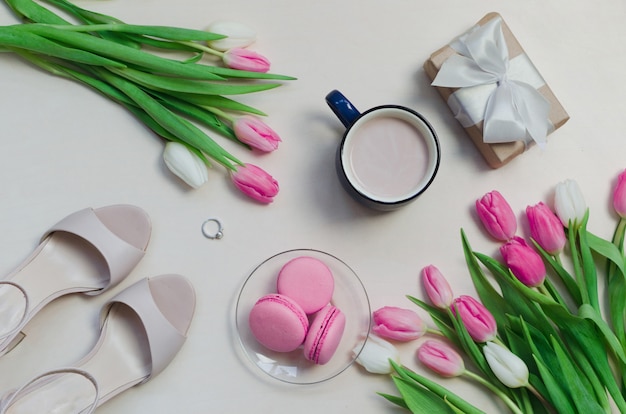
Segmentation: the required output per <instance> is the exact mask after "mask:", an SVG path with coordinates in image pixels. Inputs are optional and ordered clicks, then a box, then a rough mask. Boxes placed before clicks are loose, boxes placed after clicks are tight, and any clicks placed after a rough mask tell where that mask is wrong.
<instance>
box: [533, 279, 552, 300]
mask: <svg viewBox="0 0 626 414" xmlns="http://www.w3.org/2000/svg"><path fill="white" fill-rule="evenodd" d="M537 290H538V291H539V292H540V293H542V294H543V295H545V296H547V297H549V298H552V299H554V298H553V297H552V294H551V293H550V291H548V289H546V285H545V284H544V283H542V284H540V285H539V286H537Z"/></svg>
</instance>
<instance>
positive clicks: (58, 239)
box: [0, 205, 152, 356]
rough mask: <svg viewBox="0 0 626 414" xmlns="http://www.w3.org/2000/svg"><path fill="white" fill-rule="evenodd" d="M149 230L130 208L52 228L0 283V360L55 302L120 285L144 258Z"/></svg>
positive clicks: (142, 215)
mask: <svg viewBox="0 0 626 414" xmlns="http://www.w3.org/2000/svg"><path fill="white" fill-rule="evenodd" d="M151 229H152V226H151V223H150V218H149V217H148V215H147V214H146V212H145V211H143V210H142V209H141V208H139V207H135V206H130V205H113V206H107V207H102V208H98V209H95V210H94V209H90V208H87V209H83V210H80V211H77V212H76V213H73V214H71V215H69V216H67V217H66V218H64V219H63V220H61V221H60V222H58V223H57V224H55V225H54V226H52V227H51V228H50V229H49V230H48V231H47V232H46V233H45V235H44V236H43V237H42V241H41V243H40V244H39V246H38V247H37V249H35V251H34V252H33V253H32V254H31V255H30V256H29V257H28V258H27V259H26V260H25V261H24V262H23V263H22V264H21V265H20V266H19V267H18V268H17V269H16V270H15V271H13V272H12V273H11V274H9V275H8V276H6V277H5V278H3V279H0V356H1V355H3V354H5V353H7V352H8V351H10V350H11V349H12V348H13V347H14V346H15V345H17V343H19V341H20V340H21V339H22V338H23V337H24V334H23V332H22V330H23V328H24V327H25V325H26V324H27V323H28V322H29V321H30V320H31V319H32V318H33V316H34V315H35V314H36V313H37V312H39V310H41V308H43V307H44V306H45V305H47V304H48V303H50V302H51V301H53V300H54V299H57V298H58V297H60V296H63V295H66V294H69V293H79V292H80V293H85V294H87V295H97V294H99V293H101V292H103V291H105V290H107V289H109V288H111V287H113V286H115V285H117V284H118V283H119V282H120V281H122V280H123V279H124V278H125V277H126V276H127V275H128V274H129V273H130V271H131V270H132V269H133V268H134V267H135V266H136V265H137V263H138V262H139V260H140V259H141V258H142V257H143V255H144V253H145V250H146V247H147V245H148V242H149V240H150V234H151Z"/></svg>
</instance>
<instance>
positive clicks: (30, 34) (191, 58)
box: [0, 0, 294, 203]
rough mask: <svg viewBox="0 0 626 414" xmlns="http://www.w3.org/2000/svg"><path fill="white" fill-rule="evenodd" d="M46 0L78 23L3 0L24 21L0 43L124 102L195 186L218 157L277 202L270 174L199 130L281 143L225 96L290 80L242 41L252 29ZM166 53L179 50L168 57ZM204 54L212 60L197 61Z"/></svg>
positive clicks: (241, 181) (253, 190)
mask: <svg viewBox="0 0 626 414" xmlns="http://www.w3.org/2000/svg"><path fill="white" fill-rule="evenodd" d="M44 1H45V3H48V4H49V5H51V6H53V7H54V8H56V9H58V10H59V11H60V12H64V13H65V14H67V15H69V17H71V18H73V19H74V20H75V23H72V22H70V21H68V20H67V19H66V18H64V17H61V15H60V14H57V13H55V12H54V11H53V9H52V8H46V7H44V6H42V5H40V4H39V3H37V2H35V1H34V0H6V3H7V5H8V6H9V7H10V8H11V9H12V10H13V11H14V12H15V14H16V15H17V16H18V17H19V18H20V19H21V20H23V21H25V22H26V23H22V24H16V25H11V26H2V27H0V51H8V52H12V53H15V54H17V55H19V56H20V57H22V58H23V59H25V60H27V61H28V62H30V63H32V64H34V65H35V66H37V67H39V68H41V69H43V70H45V71H48V72H50V73H52V74H54V75H57V76H61V77H64V78H67V79H71V80H74V81H77V82H80V83H83V84H85V85H87V86H89V87H91V88H93V89H94V90H96V91H97V92H99V93H100V94H102V95H104V96H105V97H107V98H110V99H112V100H113V101H115V102H117V103H119V104H120V105H122V106H123V107H124V108H126V109H127V110H128V111H129V112H131V113H132V114H133V115H135V116H136V117H137V118H138V119H139V120H140V121H141V122H143V123H144V124H145V125H146V126H147V127H148V128H149V129H151V130H152V131H153V132H154V133H156V134H157V135H159V136H161V137H162V138H164V140H165V141H166V142H167V144H166V147H165V151H164V154H163V156H164V160H165V163H166V165H167V166H168V168H169V169H170V170H171V171H172V172H173V173H174V174H176V175H177V176H179V177H180V178H181V179H182V180H184V181H185V182H186V183H187V184H189V185H191V186H192V187H198V186H199V185H201V184H202V183H204V182H205V181H206V180H207V167H209V166H211V165H212V161H214V162H216V163H218V164H221V165H222V166H223V167H225V168H226V170H227V171H229V172H230V173H231V174H230V176H231V177H232V180H233V181H234V183H235V186H236V187H237V188H239V189H241V190H242V191H243V192H244V193H245V194H246V195H248V196H250V197H252V198H254V199H256V200H257V201H260V202H263V203H268V202H271V201H272V200H273V197H274V196H275V195H276V194H277V192H278V184H277V183H276V180H274V179H273V178H272V177H271V175H269V174H268V173H266V172H265V171H263V170H261V169H260V168H258V167H256V166H253V167H254V168H252V167H251V166H250V165H249V164H246V163H244V162H242V161H240V160H239V159H238V158H236V157H235V156H234V155H232V154H231V153H230V152H228V151H226V150H225V149H224V148H223V147H222V146H221V145H219V144H218V143H217V142H216V141H214V140H213V139H212V138H211V137H209V136H208V135H207V134H206V133H205V132H204V130H203V129H202V128H204V127H206V128H208V129H210V130H212V131H214V132H217V133H219V134H221V135H222V136H224V137H226V138H228V139H230V140H233V141H235V142H237V143H239V144H241V145H242V146H244V147H246V148H248V149H256V150H258V151H261V152H269V151H273V150H274V149H276V148H277V146H278V143H279V142H280V137H279V136H278V134H276V132H275V131H273V130H272V129H271V128H270V127H269V126H268V125H266V124H265V123H264V122H263V121H262V120H261V119H260V116H263V115H265V114H264V113H263V112H262V111H260V110H258V109H256V108H253V107H250V106H248V105H244V104H243V103H240V102H238V101H236V100H233V99H231V98H227V97H226V96H229V95H241V94H247V93H252V92H260V91H265V90H268V89H272V88H275V87H277V86H279V85H280V83H278V82H277V81H284V80H292V79H294V78H292V77H289V76H284V75H278V74H272V73H268V71H269V68H270V62H269V61H268V59H267V58H265V57H264V56H262V55H260V54H258V53H256V52H254V51H252V50H249V49H247V48H246V47H247V46H249V45H250V44H251V43H252V42H253V41H254V40H255V38H254V36H255V35H254V32H252V31H251V30H250V29H249V28H247V27H245V26H243V25H241V24H237V23H230V22H216V23H214V24H212V25H210V26H209V27H208V28H207V30H191V29H185V28H179V27H169V26H140V25H131V24H126V23H124V22H122V21H120V20H119V19H117V18H114V17H112V16H107V15H104V14H101V13H96V12H93V11H89V10H85V9H83V8H80V7H78V6H76V5H74V4H73V3H71V2H69V1H67V0H44ZM157 52H158V53H157ZM172 52H173V53H175V56H178V58H170V57H166V56H164V54H169V53H172ZM181 55H182V56H183V58H180V56H181ZM207 55H211V56H213V57H214V59H218V62H217V64H206V62H205V63H202V62H201V60H202V59H203V57H204V56H207ZM213 62H215V61H213Z"/></svg>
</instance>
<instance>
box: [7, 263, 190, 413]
mask: <svg viewBox="0 0 626 414" xmlns="http://www.w3.org/2000/svg"><path fill="white" fill-rule="evenodd" d="M195 303H196V302H195V293H194V289H193V286H192V285H191V283H190V282H189V281H188V280H187V279H186V278H185V277H183V276H180V275H162V276H157V277H154V278H150V279H142V280H140V281H139V282H137V283H135V284H134V285H132V286H130V287H128V288H127V289H125V290H124V291H122V292H121V293H120V294H118V295H117V296H116V297H114V298H113V299H112V300H111V301H110V302H109V303H108V304H107V305H106V306H105V307H104V308H103V310H102V321H103V322H102V330H101V333H100V339H99V340H98V342H97V343H96V345H95V346H94V347H93V349H92V351H91V352H90V353H89V354H87V356H85V357H84V358H83V359H82V360H80V361H79V362H78V363H76V365H75V366H74V367H71V368H61V369H58V370H54V371H50V372H47V373H44V374H42V375H39V376H37V377H36V378H34V379H33V380H32V381H30V382H28V383H27V384H26V385H24V386H23V387H21V388H19V389H18V390H15V391H11V392H9V393H7V394H6V395H5V396H4V398H3V399H2V400H0V414H26V413H38V414H39V413H48V412H54V413H57V412H58V413H61V412H62V413H67V414H70V413H81V414H89V413H92V412H93V411H94V410H95V409H96V408H97V407H99V406H100V405H102V404H104V403H105V402H106V401H108V400H110V399H111V398H113V397H115V396H116V395H118V394H120V393H122V392H123V391H126V390H127V389H129V388H131V387H133V386H135V385H138V384H142V383H144V382H146V381H148V380H149V379H150V378H152V377H154V376H156V375H157V374H159V373H160V372H161V371H163V370H164V369H165V368H166V367H167V365H169V363H170V362H171V361H172V359H174V357H175V356H176V354H177V353H178V351H179V350H180V348H181V347H182V345H183V343H184V341H185V339H186V336H187V331H188V330H189V326H190V325H191V320H192V318H193V313H194V310H195Z"/></svg>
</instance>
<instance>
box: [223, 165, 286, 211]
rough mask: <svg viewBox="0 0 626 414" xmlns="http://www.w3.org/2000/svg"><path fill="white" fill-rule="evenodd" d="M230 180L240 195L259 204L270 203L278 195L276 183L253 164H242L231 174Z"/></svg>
mask: <svg viewBox="0 0 626 414" xmlns="http://www.w3.org/2000/svg"><path fill="white" fill-rule="evenodd" d="M231 179H232V181H233V183H234V184H235V186H236V187H237V188H238V189H239V190H241V192H242V193H244V194H245V195H247V196H248V197H250V198H253V199H255V200H257V201H259V202H261V203H266V204H267V203H271V202H272V201H274V197H275V196H276V195H277V194H278V182H277V181H276V180H275V179H274V177H272V176H271V175H269V174H268V173H267V172H265V171H264V170H262V169H261V168H259V167H257V166H256V165H253V164H244V165H243V166H239V167H237V171H235V172H233V173H231Z"/></svg>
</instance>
